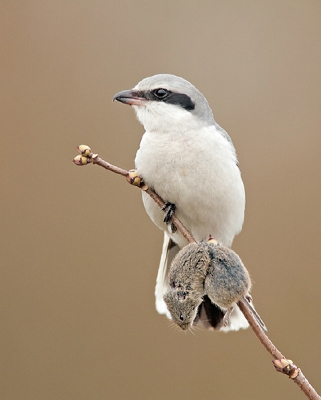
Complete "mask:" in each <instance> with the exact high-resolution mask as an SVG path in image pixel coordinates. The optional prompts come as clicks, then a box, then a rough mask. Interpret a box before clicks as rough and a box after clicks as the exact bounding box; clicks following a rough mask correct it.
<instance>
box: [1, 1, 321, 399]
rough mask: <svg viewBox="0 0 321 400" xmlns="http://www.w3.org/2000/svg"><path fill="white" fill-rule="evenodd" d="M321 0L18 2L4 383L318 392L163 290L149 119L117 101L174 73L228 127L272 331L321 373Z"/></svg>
mask: <svg viewBox="0 0 321 400" xmlns="http://www.w3.org/2000/svg"><path fill="white" fill-rule="evenodd" d="M320 17H321V3H320V2H319V1H317V0H315V1H313V0H310V1H309V0H306V1H299V0H288V1H276V0H275V1H274V0H267V1H237V0H235V1H203V2H198V3H196V2H195V1H191V0H184V1H173V0H168V1H158V2H156V1H151V0H146V1H143V0H136V1H120V0H117V1H106V0H104V1H101V0H91V1H85V0H74V1H71V0H56V1H51V2H50V1H36V0H29V1H28V2H24V1H14V0H13V1H4V2H2V4H1V13H0V18H1V21H0V30H1V32H0V40H1V53H2V55H1V57H0V63H1V91H0V96H1V106H0V112H1V147H0V149H1V156H2V157H1V269H2V271H1V328H0V332H1V336H0V345H1V361H0V363H1V370H2V371H1V389H0V390H1V393H0V397H1V399H31V400H34V399H41V400H43V399H44V400H47V399H77V400H78V399H116V400H117V399H120V400H122V399H133V400H136V399H177V400H183V399H184V400H187V399H205V400H207V399H247V400H248V399H255V400H260V399H262V400H263V399H282V398H291V399H302V398H304V396H303V394H302V393H301V392H300V391H299V389H298V388H297V387H296V385H294V384H293V383H291V382H290V381H289V380H288V379H287V378H286V377H283V376H281V375H280V374H276V373H275V372H274V369H273V366H272V363H271V358H270V356H269V355H268V354H267V353H266V351H265V350H264V349H263V347H262V346H261V345H260V344H259V342H258V340H257V339H256V337H255V336H254V334H253V333H252V332H251V330H247V331H242V332H239V333H230V334H223V333H216V332H207V331H204V330H202V329H197V330H196V331H195V336H194V335H192V334H191V333H190V332H187V334H184V333H183V332H180V331H179V330H178V329H173V328H171V326H170V322H169V321H167V320H166V318H165V317H163V316H160V315H158V314H157V313H156V311H155V309H154V283H155V278H156V272H157V268H158V262H159V257H160V250H161V245H162V233H161V232H160V231H159V230H158V229H157V228H156V227H154V225H153V224H152V223H151V222H150V221H149V219H148V217H147V216H146V215H145V212H144V209H143V206H142V204H141V199H140V193H139V191H138V190H136V189H134V188H132V187H130V186H129V185H127V184H126V182H125V181H124V180H123V179H122V178H121V177H118V176H116V175H113V174H111V173H108V172H105V171H104V170H103V169H101V168H99V167H95V166H88V167H86V168H85V167H84V168H78V167H76V166H74V165H73V163H72V158H73V157H74V156H75V155H76V150H75V147H76V146H77V145H78V144H80V143H86V144H89V145H90V146H92V148H93V149H94V151H96V152H99V153H100V155H101V156H103V157H104V158H106V159H108V160H109V161H110V162H112V163H114V164H116V165H119V166H122V167H125V168H131V167H133V160H134V156H135V152H136V149H137V147H138V144H139V141H140V137H141V135H142V133H143V127H142V126H140V125H139V124H138V122H137V121H136V120H135V116H134V112H133V110H131V109H130V107H126V106H124V105H121V104H118V103H115V104H113V103H112V102H111V99H112V97H113V95H114V94H115V93H116V92H118V91H120V90H123V89H128V88H131V87H133V86H134V85H135V84H136V83H137V82H138V81H140V80H141V79H142V78H144V77H145V76H150V75H153V74H155V73H163V72H167V73H174V74H177V75H180V76H183V77H184V78H186V79H188V80H190V81H191V82H192V83H194V84H195V86H196V87H198V88H199V89H200V90H201V91H202V92H203V93H204V94H205V96H206V97H207V99H208V101H209V103H210V104H211V106H212V107H213V110H214V115H215V117H216V120H217V121H218V122H219V123H220V124H221V125H222V126H223V127H224V128H225V129H226V130H227V131H228V132H229V134H230V135H231V136H232V138H233V141H234V144H235V146H236V148H237V152H238V156H239V160H240V166H241V170H242V174H243V179H244V183H245V187H246V191H247V207H246V218H245V225H244V229H243V232H242V233H241V234H240V235H239V236H238V237H237V239H236V240H235V242H234V246H233V247H234V249H235V251H237V252H238V253H239V255H240V256H241V257H242V259H243V261H244V263H245V265H246V266H247V268H248V269H249V270H250V272H251V275H252V278H253V280H254V288H253V296H254V299H255V304H256V307H257V309H258V310H259V312H260V314H261V315H262V317H263V318H264V320H265V322H266V324H267V326H268V328H269V335H270V337H271V339H272V340H273V341H274V342H275V344H276V345H277V346H279V348H280V349H281V350H282V351H283V353H284V354H285V355H287V356H288V357H289V358H292V359H293V360H294V361H295V362H296V363H297V364H298V365H300V366H301V368H302V369H303V370H304V372H305V373H306V375H307V377H308V378H309V380H310V381H311V383H313V384H314V385H315V387H316V389H318V391H319V392H321V379H320V372H319V365H320V358H321V349H320V329H321V320H320V299H321V293H320V283H321V274H320V261H321V260H320V258H321V257H320V239H321V221H320V205H321V195H320V193H321V191H320V190H321V184H320V182H321V180H320V174H321V172H320V171H321V157H320V156H321V151H320V148H321V135H320V122H321V121H320V114H321V101H320V93H321V80H320V64H321V63H320V61H321V51H320V39H321V18H320Z"/></svg>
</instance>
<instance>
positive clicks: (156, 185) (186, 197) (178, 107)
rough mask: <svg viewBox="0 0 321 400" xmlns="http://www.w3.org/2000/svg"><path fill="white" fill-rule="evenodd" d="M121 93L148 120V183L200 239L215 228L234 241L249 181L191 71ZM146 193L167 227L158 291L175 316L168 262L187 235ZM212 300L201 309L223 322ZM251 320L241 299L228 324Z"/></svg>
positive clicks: (161, 307)
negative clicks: (167, 298)
mask: <svg viewBox="0 0 321 400" xmlns="http://www.w3.org/2000/svg"><path fill="white" fill-rule="evenodd" d="M114 100H117V101H120V102H121V103H124V104H129V105H131V106H132V107H133V108H134V110H135V112H136V115H137V118H138V120H139V121H140V122H141V124H142V125H143V126H144V128H145V133H144V135H143V137H142V140H141V142H140V147H139V149H138V151H137V154H136V158H135V166H136V169H137V171H138V173H139V175H140V176H142V177H143V179H144V181H145V182H146V184H147V185H148V186H150V187H152V188H153V189H154V190H155V191H156V193H158V194H159V195H160V196H161V197H162V199H163V200H164V201H165V202H168V203H169V204H172V205H175V206H176V210H175V214H176V215H177V217H178V218H179V219H180V220H181V221H182V222H183V224H184V225H185V226H186V227H187V228H188V229H189V231H190V232H191V234H192V235H193V237H194V238H195V240H196V241H202V240H207V239H208V237H209V235H212V236H213V237H214V238H215V239H216V240H217V241H219V242H220V243H221V244H222V245H224V246H228V247H229V246H231V244H232V241H233V238H234V236H235V235H236V234H238V233H239V232H240V231H241V229H242V224H243V220H244V208H245V192H244V186H243V181H242V178H241V173H240V170H239V167H238V163H237V157H236V152H235V148H234V146H233V143H232V140H231V138H230V137H229V135H228V134H227V133H226V132H225V130H224V129H222V128H221V127H220V126H219V125H218V124H217V123H216V122H215V120H214V117H213V113H212V110H211V108H210V106H209V104H208V102H207V100H206V99H205V97H204V96H203V94H202V93H201V92H200V91H199V90H197V89H196V88H195V86H193V85H192V84H191V83H190V82H188V81H186V80H185V79H183V78H180V77H178V76H175V75H169V74H160V75H154V76H151V77H148V78H145V79H143V80H142V81H141V82H139V83H138V84H137V85H136V86H135V87H134V88H133V89H131V90H124V91H122V92H119V93H117V94H116V95H115V96H114ZM142 196H143V203H144V206H145V209H146V212H147V214H148V215H149V217H150V218H151V220H152V221H153V222H154V223H155V224H156V225H157V226H158V227H159V228H160V229H162V230H163V231H164V245H163V250H162V256H161V261H160V266H159V271H158V275H157V283H156V290H155V295H156V308H157V311H158V312H159V313H161V314H166V315H167V316H168V317H170V315H169V312H168V310H167V308H166V304H165V302H164V300H163V296H164V294H165V293H166V291H167V290H168V278H167V271H168V266H169V263H170V262H171V260H172V258H173V256H174V255H175V254H176V253H177V251H178V249H179V248H182V247H184V246H185V245H186V244H187V242H186V240H185V239H184V238H183V236H182V235H181V234H180V233H179V232H178V231H176V232H174V231H173V229H172V227H171V224H168V223H165V222H164V212H163V211H161V210H160V209H159V207H158V206H157V205H156V204H155V203H154V201H153V200H152V199H151V198H150V197H149V196H148V195H147V194H146V193H144V192H143V194H142ZM206 303H210V302H208V301H204V303H203V308H204V309H205V313H204V312H203V313H202V312H201V310H200V312H199V315H202V314H203V315H205V318H206V319H207V322H208V321H209V322H210V325H211V326H213V327H214V328H215V327H216V322H215V318H216V316H215V315H214V316H212V315H211V313H214V314H215V310H212V309H211V306H212V305H211V304H206ZM211 321H213V322H211ZM208 325H209V324H207V326H208ZM247 326H248V323H247V321H246V319H245V318H244V316H243V314H242V313H241V312H240V311H239V309H238V307H237V306H236V305H234V310H233V312H232V314H231V317H230V319H229V324H228V326H226V327H224V328H222V329H221V330H225V331H228V330H238V329H239V328H246V327H247Z"/></svg>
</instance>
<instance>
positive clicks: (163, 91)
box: [154, 89, 169, 99]
mask: <svg viewBox="0 0 321 400" xmlns="http://www.w3.org/2000/svg"><path fill="white" fill-rule="evenodd" d="M168 93H169V92H168V90H166V89H155V90H154V95H155V96H156V97H158V98H159V99H164V98H165V97H166V96H167V95H168Z"/></svg>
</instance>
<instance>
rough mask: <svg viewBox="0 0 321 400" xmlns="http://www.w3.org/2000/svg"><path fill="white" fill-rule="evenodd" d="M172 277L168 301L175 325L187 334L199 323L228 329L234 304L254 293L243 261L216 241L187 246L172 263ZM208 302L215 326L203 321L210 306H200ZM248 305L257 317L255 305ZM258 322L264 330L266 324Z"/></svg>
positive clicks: (170, 271) (166, 301) (167, 296)
mask: <svg viewBox="0 0 321 400" xmlns="http://www.w3.org/2000/svg"><path fill="white" fill-rule="evenodd" d="M168 276H169V286H170V289H169V291H168V292H167V293H166V294H165V295H164V300H165V303H166V305H167V307H168V310H169V312H170V314H171V316H172V319H173V321H174V322H175V323H176V324H177V325H178V326H179V327H180V328H182V329H184V330H185V329H187V328H189V327H190V326H191V325H192V324H194V323H196V322H197V321H198V320H201V321H202V320H203V323H204V325H205V326H208V325H210V326H211V327H213V328H215V329H222V328H223V329H224V327H225V326H228V323H229V318H230V313H231V312H233V303H236V302H238V301H239V300H241V299H244V298H245V297H249V296H248V295H249V291H250V289H251V279H250V276H249V273H248V271H247V269H246V268H245V267H244V265H243V263H242V261H241V259H240V257H239V256H238V255H237V254H236V253H235V252H234V251H233V250H231V249H229V248H228V247H225V246H220V245H219V244H218V243H217V242H216V243H213V241H212V240H211V241H209V242H207V243H206V242H200V243H190V244H188V245H187V246H185V247H184V248H183V249H182V250H181V251H180V252H179V253H178V254H177V255H176V256H175V258H174V260H173V261H172V263H171V266H170V270H169V274H168ZM205 298H207V299H208V300H209V301H208V304H211V307H212V308H213V309H215V310H216V313H215V315H216V319H215V320H214V319H212V320H211V324H209V322H208V320H207V318H203V319H202V317H203V316H202V312H203V314H204V313H206V306H205V305H204V307H200V306H201V304H202V303H203V302H204V299H205ZM248 305H249V307H251V310H252V312H253V314H254V316H255V317H257V313H256V311H255V310H254V309H253V307H252V306H251V304H250V303H248ZM258 318H259V317H258ZM258 322H259V323H260V325H261V326H262V321H261V320H258Z"/></svg>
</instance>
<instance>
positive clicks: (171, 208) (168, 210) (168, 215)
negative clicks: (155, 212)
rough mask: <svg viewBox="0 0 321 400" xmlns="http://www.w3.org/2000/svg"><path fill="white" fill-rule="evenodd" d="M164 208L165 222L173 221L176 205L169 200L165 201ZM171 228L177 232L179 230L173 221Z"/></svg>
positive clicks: (173, 231)
mask: <svg viewBox="0 0 321 400" xmlns="http://www.w3.org/2000/svg"><path fill="white" fill-rule="evenodd" d="M162 210H163V211H165V215H164V222H165V224H169V223H170V222H171V219H172V216H173V215H174V214H175V210H176V206H175V204H173V203H170V202H169V201H165V204H164V205H163V207H162ZM171 229H172V233H175V232H176V231H177V228H176V226H175V225H174V224H173V223H172V224H171Z"/></svg>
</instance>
